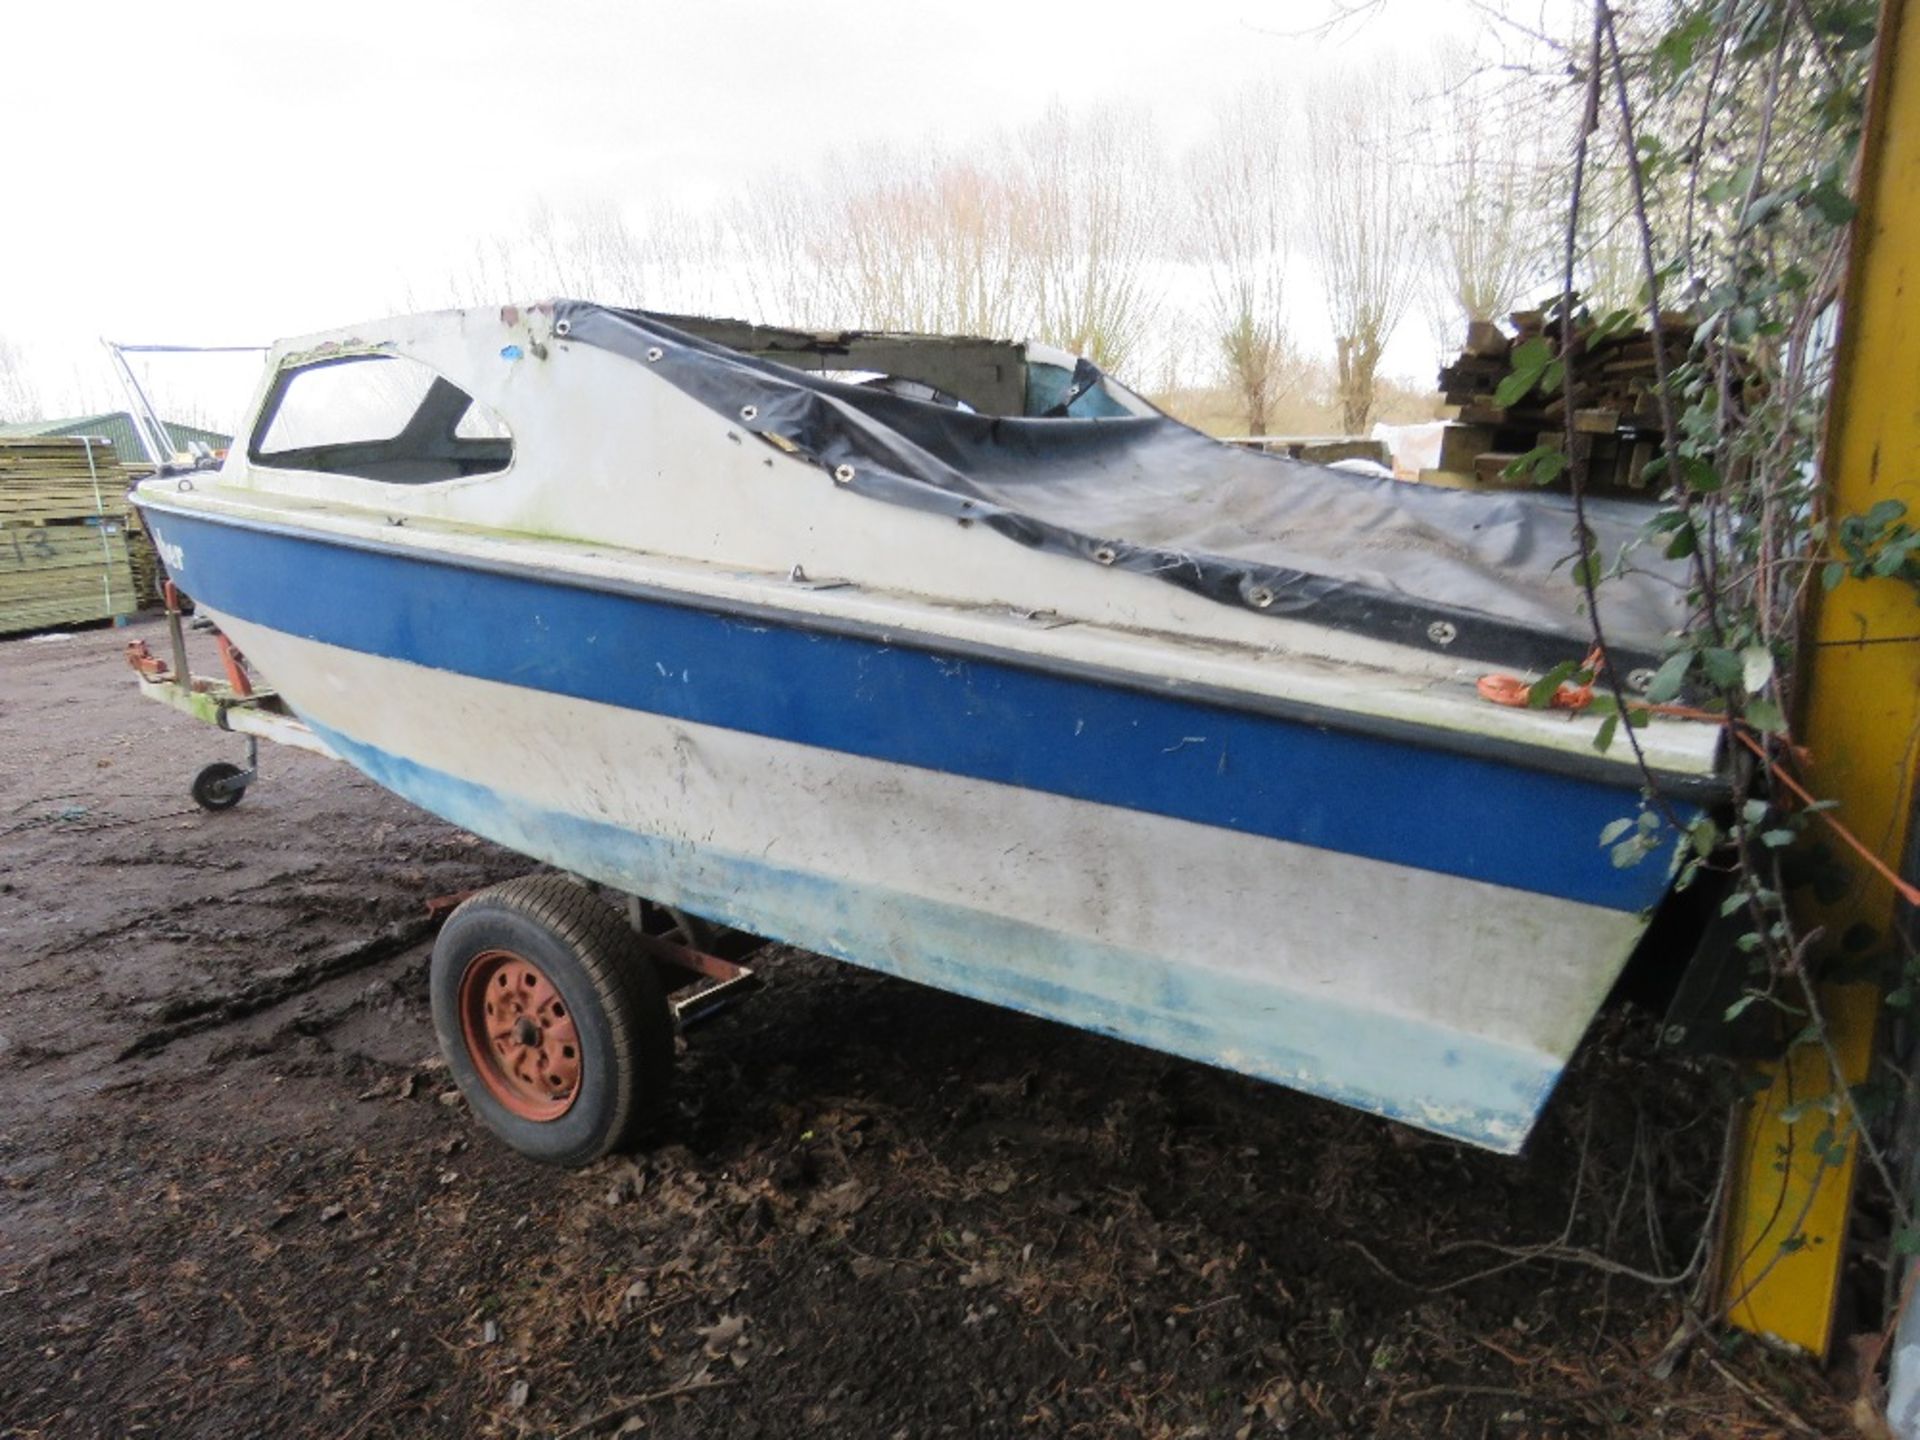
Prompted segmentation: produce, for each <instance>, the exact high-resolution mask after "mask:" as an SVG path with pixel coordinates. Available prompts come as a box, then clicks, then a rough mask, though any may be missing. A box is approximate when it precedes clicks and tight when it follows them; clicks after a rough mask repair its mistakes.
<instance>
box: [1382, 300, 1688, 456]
mask: <svg viewBox="0 0 1920 1440" xmlns="http://www.w3.org/2000/svg"><path fill="white" fill-rule="evenodd" d="M1575 303H1576V304H1577V303H1578V301H1577V299H1576V302H1575ZM1509 318H1510V320H1511V322H1512V325H1513V329H1514V331H1515V333H1514V334H1512V335H1509V334H1507V333H1506V332H1505V331H1504V330H1502V329H1501V328H1500V327H1499V326H1498V325H1495V324H1493V323H1491V322H1490V321H1483V320H1476V321H1474V322H1473V323H1472V324H1471V325H1469V326H1468V327H1467V343H1466V346H1465V347H1464V348H1463V349H1462V351H1461V353H1460V355H1459V357H1458V358H1457V359H1456V360H1455V361H1454V362H1453V363H1452V364H1451V365H1448V366H1446V367H1445V368H1444V369H1442V370H1441V371H1440V390H1441V393H1442V395H1443V396H1444V397H1445V399H1446V401H1447V403H1448V404H1449V405H1455V406H1458V407H1459V410H1458V418H1457V419H1456V420H1454V421H1452V422H1450V423H1449V424H1448V425H1447V427H1446V429H1445V431H1444V432H1443V433H1442V435H1441V441H1440V458H1439V462H1438V463H1437V464H1436V465H1435V467H1434V468H1433V469H1431V470H1423V471H1421V472H1420V479H1421V480H1422V481H1423V482H1425V483H1427V484H1432V485H1452V486H1457V487H1460V488H1464V489H1507V488H1526V487H1527V486H1529V485H1530V484H1531V483H1532V482H1531V480H1529V479H1525V478H1519V479H1508V478H1507V477H1506V475H1505V474H1504V472H1505V470H1506V468H1507V466H1508V465H1510V464H1511V463H1512V462H1513V461H1514V460H1515V459H1516V458H1518V457H1519V456H1521V455H1524V454H1526V453H1527V452H1528V451H1530V450H1533V449H1535V448H1536V447H1541V446H1544V447H1546V448H1548V449H1552V450H1561V449H1565V447H1566V441H1567V397H1566V396H1565V395H1564V394H1563V393H1562V391H1561V387H1560V386H1559V385H1558V384H1553V385H1550V386H1541V385H1536V386H1534V387H1533V388H1532V389H1531V390H1529V391H1528V392H1527V393H1525V394H1523V395H1520V396H1517V397H1516V396H1512V395H1508V396H1506V397H1504V398H1506V399H1507V401H1508V403H1507V404H1505V405H1502V404H1500V403H1499V402H1500V399H1501V398H1502V397H1501V396H1499V394H1498V391H1499V389H1500V387H1501V385H1502V383H1503V382H1505V381H1506V380H1507V379H1508V377H1509V376H1510V375H1511V374H1512V373H1513V370H1514V362H1515V358H1516V354H1515V352H1516V351H1518V350H1519V349H1520V347H1522V346H1523V345H1527V344H1528V342H1535V344H1534V350H1535V353H1536V354H1537V353H1539V350H1540V347H1541V346H1542V345H1544V347H1545V351H1546V352H1547V353H1549V354H1551V355H1552V356H1553V357H1554V358H1556V359H1557V358H1560V351H1561V328H1560V311H1559V307H1558V305H1557V304H1554V305H1549V306H1547V307H1545V308H1543V309H1539V310H1521V311H1516V312H1515V313H1514V314H1513V315H1512V316H1511V317H1509ZM1660 321H1661V333H1662V335H1663V337H1664V341H1665V345H1666V352H1667V353H1666V360H1667V364H1668V367H1669V369H1671V368H1672V367H1673V366H1676V365H1678V364H1680V363H1681V361H1682V360H1684V359H1685V358H1686V353H1687V347H1688V345H1689V343H1690V342H1691V340H1692V336H1693V325H1694V321H1693V317H1691V316H1686V315H1664V314H1663V315H1662V316H1661V317H1660ZM1654 359H1655V356H1654V336H1653V334H1652V332H1651V331H1649V330H1647V329H1644V328H1640V327H1636V326H1631V325H1615V326H1610V327H1604V328H1603V327H1602V326H1601V325H1599V324H1598V323H1597V322H1596V318H1595V317H1593V316H1591V315H1589V314H1588V313H1587V312H1585V311H1576V314H1575V317H1574V339H1573V352H1572V361H1573V372H1574V377H1575V385H1574V391H1573V432H1574V443H1575V445H1576V446H1578V447H1579V448H1581V449H1583V450H1584V451H1585V452H1586V457H1587V464H1588V471H1587V474H1588V483H1589V485H1590V486H1591V487H1592V488H1593V489H1594V490H1596V491H1601V492H1612V493H1616V494H1644V493H1645V489H1646V482H1645V472H1646V468H1647V462H1648V461H1650V460H1652V459H1653V458H1654V457H1655V456H1656V455H1658V454H1659V453H1660V440H1661V434H1660V413H1659V405H1658V401H1657V399H1656V398H1655V397H1656V394H1657V382H1656V379H1655V374H1656V370H1655V364H1654ZM1555 485H1556V488H1560V489H1565V488H1566V486H1567V480H1566V476H1565V472H1564V471H1562V472H1561V475H1560V478H1559V479H1558V480H1557V481H1556V482H1555Z"/></svg>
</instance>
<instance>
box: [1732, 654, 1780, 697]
mask: <svg viewBox="0 0 1920 1440" xmlns="http://www.w3.org/2000/svg"><path fill="white" fill-rule="evenodd" d="M1772 678H1773V651H1771V650H1769V649H1768V648H1767V647H1766V646H1764V645H1749V646H1748V647H1747V648H1746V649H1744V650H1742V651H1741V652H1740V681H1741V683H1742V684H1743V685H1745V686H1746V687H1747V693H1748V694H1749V695H1758V694H1759V693H1760V692H1761V691H1762V690H1764V689H1766V688H1767V682H1768V681H1769V680H1771V679H1772Z"/></svg>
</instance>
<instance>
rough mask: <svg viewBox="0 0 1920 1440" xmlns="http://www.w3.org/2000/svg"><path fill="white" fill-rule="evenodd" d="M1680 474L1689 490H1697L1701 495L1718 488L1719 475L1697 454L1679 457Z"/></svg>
mask: <svg viewBox="0 0 1920 1440" xmlns="http://www.w3.org/2000/svg"><path fill="white" fill-rule="evenodd" d="M1680 476H1681V478H1682V479H1684V480H1685V481H1686V482H1687V488H1688V489H1689V490H1697V491H1699V492H1700V493H1701V494H1703V495H1706V494H1711V493H1712V492H1713V491H1715V490H1718V489H1719V488H1720V477H1719V476H1718V475H1717V474H1715V473H1714V469H1713V467H1712V466H1711V465H1709V464H1707V462H1706V461H1704V460H1702V459H1701V458H1700V457H1699V456H1697V455H1682V456H1681V457H1680Z"/></svg>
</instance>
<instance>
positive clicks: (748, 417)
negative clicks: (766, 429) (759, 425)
mask: <svg viewBox="0 0 1920 1440" xmlns="http://www.w3.org/2000/svg"><path fill="white" fill-rule="evenodd" d="M740 418H741V419H742V420H744V421H746V422H747V423H748V424H749V425H751V424H752V423H753V422H754V421H756V420H758V419H759V418H760V407H759V406H758V405H742V406H741V407H740Z"/></svg>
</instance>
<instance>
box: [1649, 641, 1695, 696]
mask: <svg viewBox="0 0 1920 1440" xmlns="http://www.w3.org/2000/svg"><path fill="white" fill-rule="evenodd" d="M1692 668H1693V651H1691V650H1676V651H1675V652H1674V653H1673V654H1671V655H1669V656H1668V657H1667V662H1666V664H1664V665H1662V666H1661V667H1660V668H1659V669H1658V670H1656V671H1655V672H1654V675H1653V680H1652V682H1651V683H1650V684H1648V686H1647V699H1649V700H1651V701H1652V702H1653V703H1654V704H1656V705H1661V704H1665V703H1666V702H1667V701H1669V700H1671V699H1673V697H1674V696H1676V695H1678V694H1679V693H1680V687H1681V686H1682V685H1684V684H1686V683H1687V672H1688V671H1689V670H1690V669H1692Z"/></svg>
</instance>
